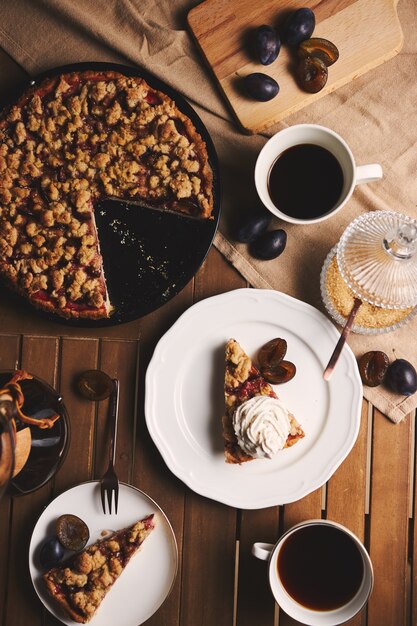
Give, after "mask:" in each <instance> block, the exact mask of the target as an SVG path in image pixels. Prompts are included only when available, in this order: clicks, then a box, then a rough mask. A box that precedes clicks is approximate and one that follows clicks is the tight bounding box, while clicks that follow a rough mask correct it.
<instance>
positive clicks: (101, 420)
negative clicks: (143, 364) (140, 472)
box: [94, 339, 139, 506]
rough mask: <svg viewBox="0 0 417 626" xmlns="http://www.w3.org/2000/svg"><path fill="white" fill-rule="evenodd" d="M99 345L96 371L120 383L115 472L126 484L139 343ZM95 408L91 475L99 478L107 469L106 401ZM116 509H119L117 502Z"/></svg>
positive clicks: (133, 430)
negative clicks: (93, 464) (92, 472)
mask: <svg viewBox="0 0 417 626" xmlns="http://www.w3.org/2000/svg"><path fill="white" fill-rule="evenodd" d="M100 343H101V345H100V368H101V369H103V370H104V371H105V372H106V373H107V374H108V375H109V376H110V377H111V378H118V380H119V383H120V387H119V388H120V394H119V396H120V399H119V420H118V429H117V447H116V463H115V469H116V473H117V476H118V478H119V480H120V481H122V482H129V481H130V480H131V476H132V470H133V460H134V454H135V433H136V403H137V369H138V350H139V342H138V341H126V340H116V339H103V340H102V341H101V342H100ZM98 404H99V406H98V422H97V427H96V436H95V470H94V474H95V476H96V477H97V478H100V477H101V476H102V475H103V474H104V472H105V471H106V469H107V465H108V459H109V455H108V448H109V443H110V440H109V428H108V401H105V402H104V401H103V402H100V403H98ZM120 506H122V503H121V502H120Z"/></svg>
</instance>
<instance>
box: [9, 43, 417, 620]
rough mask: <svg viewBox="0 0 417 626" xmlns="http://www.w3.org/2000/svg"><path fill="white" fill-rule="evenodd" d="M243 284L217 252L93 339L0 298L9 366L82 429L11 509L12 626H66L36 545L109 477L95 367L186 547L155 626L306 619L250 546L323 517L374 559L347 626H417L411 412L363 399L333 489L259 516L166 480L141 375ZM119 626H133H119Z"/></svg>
mask: <svg viewBox="0 0 417 626" xmlns="http://www.w3.org/2000/svg"><path fill="white" fill-rule="evenodd" d="M0 70H1V73H0V86H1V88H2V93H3V95H5V93H6V92H7V91H8V90H9V89H10V88H13V87H17V86H19V84H21V83H22V81H23V80H24V78H25V76H24V73H23V72H22V70H21V69H20V68H19V67H18V66H17V65H15V64H14V63H13V62H12V61H11V60H10V59H9V58H8V57H7V56H6V55H5V54H4V53H1V54H0ZM3 90H6V92H5V91H3ZM245 286H247V285H246V283H245V281H244V280H243V279H242V278H241V277H240V275H238V274H237V273H236V271H235V270H234V269H233V268H232V267H231V266H229V265H228V264H227V263H226V262H225V260H224V259H223V257H222V256H221V255H220V254H219V253H218V252H217V251H216V250H215V249H212V250H211V251H210V253H209V255H208V257H207V259H206V261H205V263H204V265H203V266H202V268H201V269H200V271H199V272H198V273H197V275H196V276H195V278H194V280H192V281H191V282H190V283H189V284H188V285H187V286H186V288H185V289H184V290H183V291H182V292H181V293H180V294H179V295H178V296H176V297H175V298H174V299H173V300H172V301H170V302H169V303H167V304H166V305H165V306H164V307H162V308H161V309H160V310H159V311H157V312H156V313H153V314H151V315H148V316H147V317H144V318H142V319H141V320H138V321H136V322H132V323H129V324H125V325H122V326H119V327H114V328H109V329H105V330H88V331H87V330H86V331H83V332H81V331H80V330H74V329H71V328H68V327H66V326H63V325H59V324H51V323H49V322H45V321H44V320H42V319H41V318H39V317H38V316H36V315H35V314H33V313H32V312H30V311H29V310H28V309H27V308H26V307H22V306H21V305H20V303H18V302H17V300H16V299H15V298H14V296H13V295H11V294H9V293H8V292H7V291H5V290H4V289H3V288H2V289H1V290H0V335H1V336H0V370H1V369H7V368H14V367H15V366H19V367H23V368H26V369H28V370H30V371H32V372H34V373H36V374H37V375H38V376H40V377H41V378H43V379H45V380H47V381H49V382H50V383H52V384H53V385H55V386H56V387H57V388H58V389H59V390H60V392H61V394H62V395H63V397H64V398H65V402H66V405H67V408H68V411H69V414H70V416H71V426H72V438H71V445H70V449H69V452H68V455H67V457H66V460H65V462H64V464H63V466H62V468H61V469H60V471H59V472H58V473H57V475H56V477H55V479H54V480H53V481H51V482H50V483H48V484H47V485H46V486H45V487H43V488H41V489H40V490H38V491H37V492H35V493H33V494H32V495H27V496H24V497H20V498H14V499H11V498H9V497H6V498H3V499H2V501H1V502H0V528H1V533H0V554H1V558H0V621H1V624H2V626H29V625H30V626H37V625H39V626H40V625H42V626H48V625H50V624H58V622H57V621H56V620H55V619H54V618H53V617H52V616H51V615H50V614H49V612H48V611H46V610H45V609H44V608H43V605H42V604H41V603H40V601H39V600H38V598H37V596H36V594H35V592H34V590H33V587H32V584H31V581H30V578H29V572H28V558H27V555H28V543H29V539H30V534H31V531H32V529H33V527H34V525H35V523H36V520H37V518H38V517H39V515H40V514H41V512H42V510H43V508H44V507H45V506H46V505H47V504H48V503H49V502H50V501H51V499H52V498H53V497H54V496H56V495H57V494H59V493H61V492H62V491H64V490H65V489H67V488H69V487H72V486H74V485H76V484H78V483H80V482H83V481H86V480H90V479H93V478H97V477H100V476H101V474H102V473H103V471H104V465H103V463H104V450H106V436H107V433H106V430H105V427H104V426H103V421H104V420H102V419H100V417H101V415H102V414H103V413H104V412H105V411H106V406H105V404H102V405H100V408H99V410H98V411H96V410H95V407H94V405H93V404H92V403H89V402H87V401H84V400H82V399H81V398H80V397H79V396H77V395H76V394H75V393H74V391H73V381H74V378H75V377H76V375H77V374H78V373H79V372H80V371H82V370H85V369H89V368H94V367H97V366H102V367H103V368H104V369H106V371H107V372H108V373H109V374H110V375H116V374H117V376H118V377H119V378H120V381H121V389H122V394H121V412H120V415H121V419H120V426H119V437H118V453H117V472H118V474H119V477H120V479H121V480H123V481H126V482H129V483H131V484H133V485H136V486H137V487H139V488H141V489H142V490H143V491H145V492H146V493H148V494H149V495H150V496H151V497H153V498H154V499H155V500H156V501H157V502H158V503H159V504H160V506H161V507H162V508H163V510H164V511H165V512H166V514H167V516H168V518H169V519H170V521H171V523H172V525H173V528H174V531H175V535H176V538H177V542H178V548H179V557H180V559H179V570H178V575H177V578H176V582H175V586H174V588H173V590H172V592H171V595H170V596H169V598H168V599H167V600H166V602H165V603H164V604H163V606H162V607H161V608H160V609H159V610H158V612H157V613H156V614H155V615H154V616H153V617H152V618H151V619H150V620H148V622H147V624H148V625H149V626H197V625H198V626H277V625H279V626H289V625H290V624H295V623H296V622H294V621H293V620H291V619H290V618H289V617H288V616H286V615H285V614H284V613H283V612H280V611H279V609H278V606H276V605H275V603H274V602H273V600H272V597H271V595H270V593H269V589H268V584H267V579H266V568H265V564H264V563H261V562H259V561H257V560H256V559H255V558H254V557H252V556H251V553H250V548H251V545H252V543H253V542H254V541H259V540H262V541H269V542H272V543H274V542H275V541H276V540H277V538H278V537H279V535H280V532H281V531H282V530H283V529H285V528H287V527H289V526H291V525H293V524H294V523H296V522H299V521H301V520H305V519H308V518H317V517H327V518H329V519H332V520H336V521H338V522H341V523H342V524H344V525H346V526H347V527H349V528H350V529H351V530H353V531H354V532H355V533H356V534H357V535H358V536H359V537H360V538H361V539H362V540H363V541H364V543H365V545H366V547H367V548H368V550H369V552H370V555H371V558H372V561H373V565H374V569H375V587H374V591H373V594H372V596H371V599H370V601H369V604H368V607H367V610H366V611H364V612H362V614H361V615H359V616H357V617H356V618H355V619H353V620H351V621H350V622H349V625H350V626H365V625H367V626H411V625H413V626H415V625H416V624H417V567H416V568H414V567H413V563H414V562H415V563H417V524H414V516H415V505H414V502H415V501H416V499H417V489H416V487H415V484H414V481H413V475H414V427H413V425H414V419H413V418H414V416H412V415H409V416H408V417H407V419H405V420H404V421H403V422H402V423H401V424H399V425H394V424H392V423H391V422H390V421H389V420H388V419H386V418H385V417H384V416H383V415H382V414H380V413H379V412H378V411H377V410H375V409H374V408H373V407H372V406H371V405H369V404H368V403H367V402H365V401H364V402H363V407H362V422H361V429H360V434H359V437H358V440H357V442H356V444H355V446H354V449H353V450H352V452H351V453H350V455H349V456H348V458H347V459H346V460H345V461H344V463H343V464H342V465H341V467H340V468H339V469H338V470H337V472H336V473H335V474H334V476H333V477H332V478H331V479H330V480H329V481H328V483H327V484H326V485H325V486H324V487H323V488H322V489H318V490H317V491H315V492H313V493H311V494H310V495H309V496H307V497H305V498H303V499H302V500H300V501H298V502H295V503H293V504H289V505H286V506H281V507H272V508H268V509H262V510H259V511H242V510H236V509H233V508H230V507H227V506H225V505H222V504H219V503H217V502H214V501H211V500H209V499H206V498H203V497H201V496H199V495H197V494H195V493H193V492H192V491H190V490H189V489H188V488H187V487H185V485H183V483H182V482H180V481H179V480H178V479H177V478H176V477H175V476H173V475H172V474H171V473H170V472H169V470H168V469H167V468H166V466H165V464H164V462H163V461H162V459H161V457H160V455H159V452H158V451H157V449H156V448H155V446H154V444H153V443H152V441H151V439H150V437H149V435H148V432H147V429H146V426H145V420H144V414H143V400H144V374H145V371H146V367H147V364H148V362H149V359H150V357H151V355H152V351H153V348H154V346H155V344H156V342H157V341H158V339H159V338H160V337H161V336H162V334H163V333H164V332H165V331H166V330H167V329H168V328H169V327H170V326H171V325H172V323H173V322H174V321H175V320H176V319H177V318H178V316H179V315H180V314H181V313H182V312H183V311H185V310H186V309H187V308H188V307H190V306H191V305H192V304H193V303H194V302H196V301H198V300H202V299H203V298H207V297H209V296H212V295H215V294H218V293H221V292H225V291H229V290H231V289H236V288H239V287H245ZM136 381H139V385H136ZM297 623H298V622H297ZM111 626H123V620H122V618H121V620H120V622H119V624H117V625H116V624H115V625H111Z"/></svg>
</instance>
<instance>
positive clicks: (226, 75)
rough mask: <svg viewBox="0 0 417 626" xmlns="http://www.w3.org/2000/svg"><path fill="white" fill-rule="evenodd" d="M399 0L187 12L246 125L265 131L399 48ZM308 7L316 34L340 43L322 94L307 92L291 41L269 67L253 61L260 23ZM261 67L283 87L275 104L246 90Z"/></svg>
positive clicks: (227, 5)
mask: <svg viewBox="0 0 417 626" xmlns="http://www.w3.org/2000/svg"><path fill="white" fill-rule="evenodd" d="M397 3H398V0H325V1H323V0H301V1H300V0H298V1H297V0H205V2H202V3H201V4H199V5H197V6H196V7H194V8H193V9H192V10H191V11H190V12H189V14H188V23H189V26H190V28H191V31H192V33H193V34H194V36H195V39H196V41H197V43H198V45H199V47H200V48H201V50H202V52H203V54H204V56H205V57H206V59H207V62H208V63H209V65H210V67H211V69H212V70H213V72H214V75H215V76H216V78H217V80H218V82H219V85H220V87H221V89H222V91H223V93H224V95H225V97H226V99H227V100H228V102H229V104H230V106H231V108H232V110H233V112H234V114H235V115H236V117H237V119H238V121H239V122H240V124H241V125H242V126H243V128H244V129H245V130H247V131H249V132H260V131H262V130H264V129H266V128H268V127H269V126H271V125H272V124H275V123H276V122H279V121H281V120H283V119H284V118H285V117H287V116H288V115H290V114H291V113H295V112H296V111H299V110H300V109H302V108H303V107H305V106H308V105H309V104H310V103H312V102H315V101H316V100H319V99H320V98H323V97H324V96H326V95H327V94H328V93H330V92H331V91H334V90H335V89H337V88H338V87H341V86H342V85H344V84H346V83H347V82H349V81H350V80H353V79H354V78H356V77H358V76H360V75H361V74H363V73H364V72H367V71H368V70H370V69H372V68H374V67H376V66H377V65H379V64H380V63H383V62H384V61H386V60H387V59H389V58H391V57H393V56H394V55H395V54H397V53H398V52H399V51H400V49H401V46H402V42H403V35H402V31H401V25H400V22H399V20H398V16H397V10H396V9H397ZM301 7H310V8H311V9H312V10H313V11H314V14H315V17H316V28H315V30H314V34H313V36H314V37H324V38H325V39H329V40H330V41H332V42H333V43H334V44H335V45H336V46H337V47H338V49H339V52H340V57H339V60H338V61H337V62H336V63H335V64H334V65H332V66H331V67H329V78H328V81H327V84H326V86H325V87H324V88H323V89H322V91H320V92H319V93H317V94H309V93H306V92H304V91H302V90H301V89H300V88H299V87H298V86H297V84H296V82H295V79H294V75H293V70H292V66H293V63H294V62H293V58H294V56H293V53H290V52H289V50H288V49H287V47H286V46H284V45H283V46H282V47H281V52H280V54H279V56H278V58H277V60H276V61H274V63H272V64H271V65H266V66H265V65H261V63H259V62H256V60H254V58H253V56H252V53H251V48H250V45H249V41H250V37H251V35H253V31H254V29H255V28H257V27H258V26H261V25H262V24H269V25H271V26H275V27H276V26H277V25H278V26H279V25H280V24H282V22H283V20H284V19H285V18H286V16H287V15H288V13H289V12H290V11H292V10H294V9H297V8H301ZM252 72H263V73H265V74H269V75H270V76H272V77H273V78H274V79H275V80H276V81H277V82H278V83H279V85H280V92H279V94H278V95H277V96H276V97H275V98H274V99H273V100H270V101H269V102H257V101H255V100H251V99H249V98H248V97H246V96H245V95H244V94H243V93H242V90H241V81H242V78H243V77H244V76H246V75H247V74H250V73H252Z"/></svg>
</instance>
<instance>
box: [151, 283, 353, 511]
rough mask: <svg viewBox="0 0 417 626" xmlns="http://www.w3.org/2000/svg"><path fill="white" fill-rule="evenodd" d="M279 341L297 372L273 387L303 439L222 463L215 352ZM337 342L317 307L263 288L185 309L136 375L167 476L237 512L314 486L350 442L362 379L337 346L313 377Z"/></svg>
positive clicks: (220, 366)
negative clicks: (326, 376) (334, 359)
mask: <svg viewBox="0 0 417 626" xmlns="http://www.w3.org/2000/svg"><path fill="white" fill-rule="evenodd" d="M274 337H282V338H284V339H286V341H287V344H288V351H287V355H286V357H285V358H286V359H288V360H290V361H292V362H293V363H294V364H295V365H296V367H297V373H296V375H295V377H294V378H293V379H292V380H291V381H289V382H288V383H285V384H282V385H276V386H275V391H276V392H277V394H278V396H279V397H280V398H281V399H282V400H283V401H284V402H285V404H286V406H287V407H288V409H289V410H290V411H291V412H292V413H293V414H294V415H295V417H296V418H297V420H298V421H299V422H300V424H301V426H302V427H303V429H304V432H305V437H304V439H302V440H301V441H299V442H298V443H297V444H296V445H294V446H292V447H291V448H287V449H285V450H282V451H281V452H279V453H278V454H277V455H276V456H275V457H274V458H273V459H261V460H255V461H251V462H249V463H244V464H242V465H231V464H227V463H225V460H224V454H223V438H222V427H221V416H222V415H223V413H224V395H223V386H224V348H225V343H226V342H227V341H228V339H230V338H234V339H236V340H237V341H238V342H239V343H240V344H241V345H242V347H243V348H244V349H245V350H246V351H247V352H248V354H249V355H250V356H251V357H254V358H256V354H257V351H258V350H259V348H260V347H261V346H262V345H263V344H264V343H266V342H267V341H269V340H270V339H273V338H274ZM338 338H339V333H338V332H337V330H336V328H335V327H334V326H333V324H332V323H331V322H330V321H329V320H328V319H327V318H326V317H325V316H324V315H323V314H322V313H321V312H320V311H318V310H317V309H315V308H313V307H312V306H310V305H308V304H306V303H304V302H301V301H299V300H296V299H294V298H292V297H290V296H287V295H285V294H282V293H279V292H277V291H271V290H266V289H237V290H235V291H231V292H228V293H225V294H222V295H220V296H214V297H212V298H207V299H206V300H203V301H202V302H199V303H198V304H195V305H194V306H192V307H191V308H190V309H188V310H187V311H186V312H185V313H184V314H183V315H182V316H181V317H180V318H179V320H178V321H177V322H176V323H175V324H174V325H173V326H172V328H171V329H170V330H169V331H168V332H167V333H166V334H165V335H164V336H163V337H162V339H161V340H160V341H159V343H158V345H157V347H156V349H155V352H154V355H153V357H152V360H151V362H150V364H149V367H148V370H147V373H146V397H145V415H146V422H147V426H148V429H149V432H150V434H151V437H152V438H153V440H154V442H155V444H156V446H157V447H158V449H159V451H160V453H161V454H162V456H163V458H164V460H165V462H166V464H167V465H168V467H169V468H170V470H171V471H172V472H173V473H174V474H175V475H176V476H178V478H180V479H181V480H182V481H183V482H185V483H186V484H187V485H188V486H189V487H190V488H191V489H193V490H194V491H196V492H197V493H199V494H201V495H203V496H207V497H209V498H212V499H214V500H218V501H219V502H223V503H225V504H228V505H230V506H234V507H237V508H242V509H260V508H264V507H268V506H274V505H279V504H285V503H287V502H293V501H295V500H298V499H300V498H302V497H304V496H305V495H307V494H308V493H310V492H311V491H313V490H314V489H317V488H318V487H320V486H321V485H323V484H324V483H325V482H326V481H327V480H328V479H329V478H330V476H331V475H332V474H333V472H334V471H335V470H336V469H337V467H338V466H339V465H340V463H341V462H342V461H343V459H344V458H345V457H346V456H347V455H348V453H349V452H350V450H351V448H352V447H353V444H354V443H355V441H356V438H357V435H358V432H359V426H360V414H361V406H362V383H361V380H360V376H359V372H358V367H357V363H356V359H355V356H354V354H353V352H352V351H351V349H350V348H349V346H345V347H344V348H343V351H342V354H341V356H340V359H339V362H338V364H337V367H336V368H335V371H334V373H333V376H332V378H331V380H330V381H329V382H325V381H324V380H323V371H324V368H325V366H326V364H327V362H328V360H329V358H330V355H331V353H332V352H333V349H334V346H335V345H336V342H337V340H338Z"/></svg>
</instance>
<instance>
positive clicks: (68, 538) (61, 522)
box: [55, 513, 90, 552]
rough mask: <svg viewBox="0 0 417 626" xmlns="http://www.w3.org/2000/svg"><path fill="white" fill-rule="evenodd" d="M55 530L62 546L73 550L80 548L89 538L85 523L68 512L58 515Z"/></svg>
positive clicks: (76, 550)
mask: <svg viewBox="0 0 417 626" xmlns="http://www.w3.org/2000/svg"><path fill="white" fill-rule="evenodd" d="M55 532H56V536H57V537H58V539H59V541H60V543H61V544H62V545H63V546H64V548H67V550H73V551H74V552H78V551H79V550H82V549H83V548H84V546H85V545H86V543H87V541H88V540H89V538H90V531H89V530H88V526H87V524H86V523H85V522H84V521H83V520H82V519H81V518H79V517H78V516H77V515H71V514H70V513H66V514H64V515H61V516H60V517H58V519H57V520H56V523H55Z"/></svg>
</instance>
